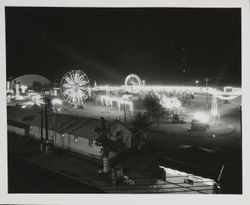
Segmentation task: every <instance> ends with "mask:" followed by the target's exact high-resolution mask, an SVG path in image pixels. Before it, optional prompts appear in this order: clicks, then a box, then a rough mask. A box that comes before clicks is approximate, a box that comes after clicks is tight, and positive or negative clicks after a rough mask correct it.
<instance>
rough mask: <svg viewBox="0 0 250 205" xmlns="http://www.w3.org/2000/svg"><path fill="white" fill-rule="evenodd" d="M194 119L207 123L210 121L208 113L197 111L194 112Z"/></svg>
mask: <svg viewBox="0 0 250 205" xmlns="http://www.w3.org/2000/svg"><path fill="white" fill-rule="evenodd" d="M194 119H195V120H198V121H200V122H203V123H207V122H208V121H209V117H208V115H207V114H206V113H203V112H196V113H194Z"/></svg>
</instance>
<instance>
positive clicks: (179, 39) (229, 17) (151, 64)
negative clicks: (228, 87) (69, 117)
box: [5, 7, 241, 85]
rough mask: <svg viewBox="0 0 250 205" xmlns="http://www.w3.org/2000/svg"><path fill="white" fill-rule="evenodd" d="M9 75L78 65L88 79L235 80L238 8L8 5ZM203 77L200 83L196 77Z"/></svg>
mask: <svg viewBox="0 0 250 205" xmlns="http://www.w3.org/2000/svg"><path fill="white" fill-rule="evenodd" d="M5 11H6V54H7V77H8V78H9V77H11V76H19V75H22V74H28V73H32V74H41V75H43V76H45V77H47V78H48V79H50V80H53V79H55V78H57V79H61V77H62V76H63V75H64V74H65V73H66V72H67V71H70V70H72V69H81V70H82V71H84V72H85V73H86V74H87V76H88V77H89V79H90V81H91V84H93V82H94V80H96V81H97V84H106V83H109V84H123V83H124V80H125V77H126V75H128V74H130V73H136V74H138V75H139V76H140V77H141V78H142V79H145V80H146V83H148V84H160V83H164V84H166V85H167V84H182V85H195V80H200V81H202V80H204V78H205V77H206V76H207V77H208V78H209V79H210V83H211V84H216V83H217V84H222V83H230V84H235V83H236V84H237V83H240V82H241V10H240V9H238V8H235V9H228V8H227V9H211V8H203V9H198V8H197V9H191V8H189V9H188V8H183V9H181V8H176V9H174V8H136V9H135V8H120V9H119V8H114V9H109V8H105V9H104V8H25V7H23V8H17V7H6V10H5ZM202 82H204V81H202Z"/></svg>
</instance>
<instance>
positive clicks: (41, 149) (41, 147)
mask: <svg viewBox="0 0 250 205" xmlns="http://www.w3.org/2000/svg"><path fill="white" fill-rule="evenodd" d="M40 112H41V142H40V151H41V152H43V106H41V111H40Z"/></svg>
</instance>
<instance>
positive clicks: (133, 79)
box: [124, 73, 142, 86]
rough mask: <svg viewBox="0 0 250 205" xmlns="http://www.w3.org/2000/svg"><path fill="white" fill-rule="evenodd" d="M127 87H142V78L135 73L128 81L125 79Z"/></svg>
mask: <svg viewBox="0 0 250 205" xmlns="http://www.w3.org/2000/svg"><path fill="white" fill-rule="evenodd" d="M124 85H125V86H129V85H133V86H141V85H142V80H141V79H140V77H139V76H138V75H136V74H134V73H132V74H129V75H128V76H127V77H126V79H125V83H124Z"/></svg>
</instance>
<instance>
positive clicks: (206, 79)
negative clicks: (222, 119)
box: [205, 77, 208, 109]
mask: <svg viewBox="0 0 250 205" xmlns="http://www.w3.org/2000/svg"><path fill="white" fill-rule="evenodd" d="M205 81H206V98H207V109H208V92H207V89H208V78H207V77H206V78H205Z"/></svg>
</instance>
